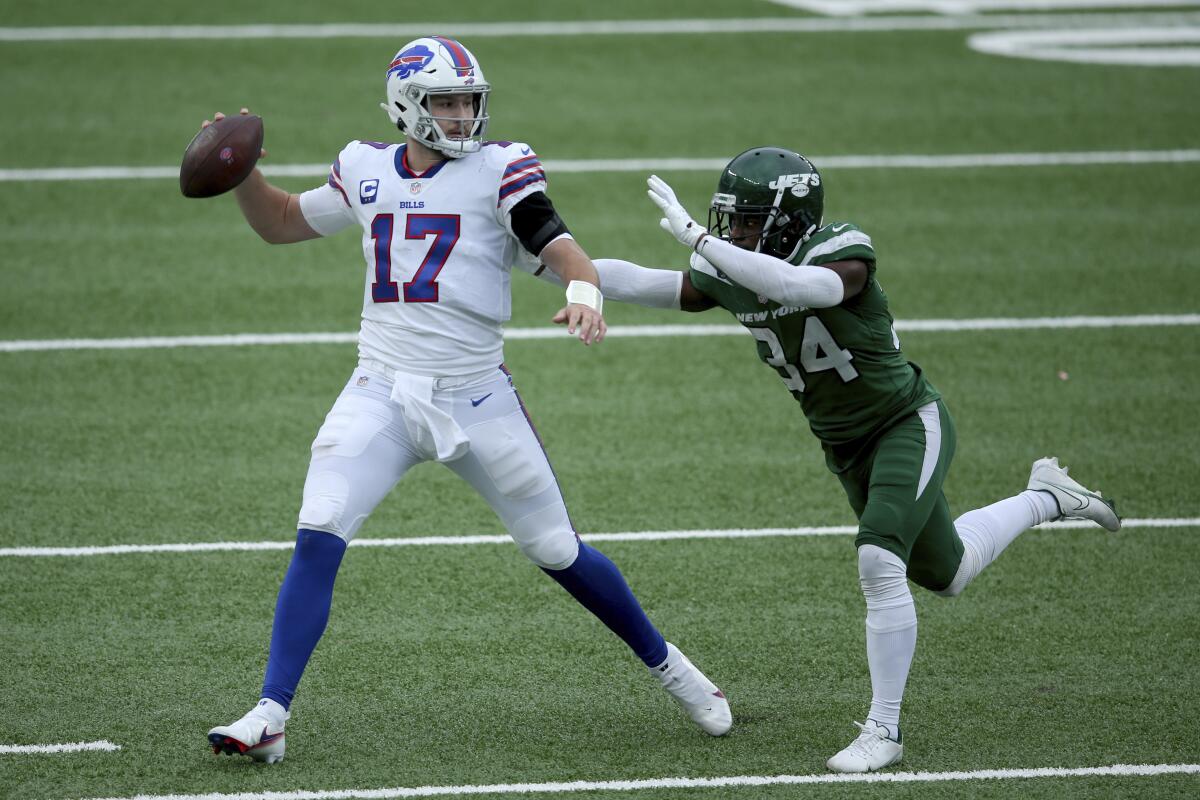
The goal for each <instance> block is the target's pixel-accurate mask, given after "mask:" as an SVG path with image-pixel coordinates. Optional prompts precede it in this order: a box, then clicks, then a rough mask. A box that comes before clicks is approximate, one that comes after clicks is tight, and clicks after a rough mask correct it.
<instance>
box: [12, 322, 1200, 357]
mask: <svg viewBox="0 0 1200 800" xmlns="http://www.w3.org/2000/svg"><path fill="white" fill-rule="evenodd" d="M1193 325H1200V314H1131V315H1128V316H1123V317H1028V318H1021V317H982V318H979V319H910V320H897V321H896V330H897V331H925V332H935V333H943V332H958V331H1022V330H1025V331H1028V330H1064V329H1072V328H1159V327H1174V326H1193ZM745 334H746V329H745V328H743V327H742V326H741V325H704V324H691V325H614V326H613V327H611V328H609V329H608V336H609V337H611V338H616V339H642V338H658V337H672V336H742V335H745ZM572 338H573V337H572V336H571V335H570V334H568V333H567V332H566V330H565V329H564V328H560V327H553V326H549V325H547V326H546V327H543V328H509V329H507V330H506V331H505V332H504V339H505V341H510V342H512V341H528V340H542V339H558V340H560V341H568V340H571V339H572ZM357 341H358V334H357V333H232V334H225V335H213V336H145V337H138V338H126V339H9V340H0V353H25V352H43V351H47V350H148V349H159V348H174V347H246V346H250V345H288V344H354V343H355V342H357Z"/></svg>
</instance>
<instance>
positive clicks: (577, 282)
mask: <svg viewBox="0 0 1200 800" xmlns="http://www.w3.org/2000/svg"><path fill="white" fill-rule="evenodd" d="M539 257H540V258H541V259H542V262H543V263H544V264H545V265H546V266H547V267H549V268H550V270H551V271H552V272H553V273H554V274H555V275H557V276H558V277H559V279H560V280H561V281H562V282H563V283H564V284H566V286H567V304H566V305H565V306H563V307H562V308H561V309H559V311H558V313H557V314H555V315H554V318H553V321H554V322H555V323H556V324H558V325H566V326H567V332H568V333H575V331H576V329H578V330H579V339H580V341H582V342H583V343H584V344H586V345H590V344H591V343H592V342H599V341H602V340H603V339H604V334H605V333H607V332H608V324H607V323H605V321H604V315H603V313H602V312H603V307H604V296H603V295H602V294H601V293H600V278H599V276H598V275H597V274H596V268H595V266H593V265H592V260H591V259H590V258H588V256H587V253H585V252H583V248H582V247H580V246H579V245H578V243H576V241H575V240H574V239H573V238H571V237H570V236H560V237H559V238H557V239H555V240H554V241H552V242H550V244H548V245H546V246H545V247H544V248H543V249H542V252H541V253H540V254H539Z"/></svg>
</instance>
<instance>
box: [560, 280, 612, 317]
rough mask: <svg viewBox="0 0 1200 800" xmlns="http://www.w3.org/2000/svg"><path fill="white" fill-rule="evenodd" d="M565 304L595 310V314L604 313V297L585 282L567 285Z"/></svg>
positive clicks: (592, 285)
mask: <svg viewBox="0 0 1200 800" xmlns="http://www.w3.org/2000/svg"><path fill="white" fill-rule="evenodd" d="M567 302H568V303H578V304H580V305H582V306H587V307H588V308H592V309H595V311H596V313H597V314H603V313H604V311H603V309H604V295H602V294H600V290H599V289H598V288H596V286H595V285H594V284H591V283H588V282H587V281H571V282H570V283H568V284H567Z"/></svg>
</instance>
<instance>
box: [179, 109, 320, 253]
mask: <svg viewBox="0 0 1200 800" xmlns="http://www.w3.org/2000/svg"><path fill="white" fill-rule="evenodd" d="M241 113H243V114H249V113H250V110H249V109H246V108H243V109H242V111H241ZM224 118H225V115H224V114H222V113H221V112H220V111H218V112H217V113H216V114H214V115H213V121H216V120H221V119H224ZM211 124H212V122H211V121H209V120H204V124H203V125H201V126H200V127H202V128H207V127H208V126H209V125H211ZM260 157H261V158H266V157H267V151H266V150H263V151H262V155H261V156H260ZM233 194H234V196H235V197H236V198H237V202H238V208H240V209H241V210H242V216H244V217H245V218H246V222H248V223H250V227H251V228H253V229H254V232H255V233H257V234H258V235H259V236H261V237H262V238H263V240H264V241H266V242H269V243H271V244H290V243H291V242H303V241H305V240H306V239H316V238H318V237H320V235H321V234H319V233H317V232H316V231H314V230H313V229H312V227H311V226H310V225H309V224H308V222H307V221H305V219H304V214H303V213H301V211H300V195H297V194H290V193H288V192H285V191H284V190H283V189H280V188H279V187H278V186H273V185H272V184H270V183H268V182H267V179H266V178H265V177H263V174H262V171H260V170H259V169H258V167H255V168H254V171H253V172H251V173H250V175H249V177H247V178H246V180H244V181H242V182H241V183H240V184H239V185H238V187H237V188H236V189H234V190H233Z"/></svg>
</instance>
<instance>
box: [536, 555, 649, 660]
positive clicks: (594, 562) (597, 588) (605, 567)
mask: <svg viewBox="0 0 1200 800" xmlns="http://www.w3.org/2000/svg"><path fill="white" fill-rule="evenodd" d="M545 572H546V574H547V575H549V576H550V577H551V578H554V580H556V581H558V583H559V585H561V586H562V587H563V588H564V589H566V590H567V591H568V592H570V593H571V596H572V597H574V598H575V599H576V600H578V601H579V602H580V603H581V604H582V605H583V607H584V608H586V609H587V610H588V611H590V612H592V613H593V614H595V615H596V616H597V617H598V618H599V619H600V621H601V622H603V623H604V624H605V625H607V626H608V628H609V630H611V631H612V632H613V633H615V634H616V635H617V636H620V637H621V638H622V639H623V640H624V641H625V644H627V645H629V647H630V648H631V649H632V650H633V652H634V653H636V654H637V656H638V658H640V659H641V660H642V661H644V662H645V664H646V666H647V667H657V666H658V665H659V664H661V663H662V662H664V661H666V660H667V643H666V641H665V640H664V639H663V636H662V634H661V633H659V632H658V629H657V628H655V627H654V625H653V623H651V622H650V619H649V618H648V617H647V616H646V612H645V611H643V610H642V607H641V605H640V604H639V603H638V601H637V598H636V597H634V596H633V592H632V591H630V589H629V584H628V583H626V582H625V576H624V575H622V574H621V570H619V569H617V565H616V564H614V563H613V562H611V561H609V560H608V559H607V558H606V557H605V556H604V554H603V553H601V552H600V551H599V550H596V549H595V548H593V547H588V546H587V545H586V544H584V543H583V542H580V543H579V555H578V556H577V557H576V558H575V563H573V564H571V566H569V567H567V568H566V569H547V570H545Z"/></svg>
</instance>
